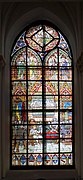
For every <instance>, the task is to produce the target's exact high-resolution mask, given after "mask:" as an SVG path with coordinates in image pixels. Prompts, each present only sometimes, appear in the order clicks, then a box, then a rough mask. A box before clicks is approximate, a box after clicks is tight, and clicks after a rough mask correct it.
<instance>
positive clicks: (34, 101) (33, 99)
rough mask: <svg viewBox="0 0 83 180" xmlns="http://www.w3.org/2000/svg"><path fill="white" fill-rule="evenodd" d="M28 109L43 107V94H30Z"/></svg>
mask: <svg viewBox="0 0 83 180" xmlns="http://www.w3.org/2000/svg"><path fill="white" fill-rule="evenodd" d="M28 109H42V96H28Z"/></svg>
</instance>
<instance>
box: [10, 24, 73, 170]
mask: <svg viewBox="0 0 83 180" xmlns="http://www.w3.org/2000/svg"><path fill="white" fill-rule="evenodd" d="M72 61H73V60H72V53H71V49H70V45H69V43H68V41H67V39H66V38H65V37H64V35H63V34H62V33H61V32H60V31H59V30H58V28H56V27H54V25H52V24H51V23H48V22H46V21H41V22H39V21H38V22H37V23H36V25H32V26H30V27H26V29H25V31H23V32H22V34H20V35H19V37H18V39H17V40H16V42H15V43H14V46H13V49H12V52H11V127H10V129H11V168H12V169H22V168H23V169H30V168H31V169H32V168H38V169H39V168H48V167H49V168H51V167H52V168H60V167H62V166H63V167H72V166H73V165H74V145H73V144H74V140H73V109H72V107H73V86H72V82H73V68H72V67H73V62H72Z"/></svg>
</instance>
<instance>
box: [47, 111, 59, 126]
mask: <svg viewBox="0 0 83 180" xmlns="http://www.w3.org/2000/svg"><path fill="white" fill-rule="evenodd" d="M45 122H46V124H58V111H56V112H46V117H45Z"/></svg>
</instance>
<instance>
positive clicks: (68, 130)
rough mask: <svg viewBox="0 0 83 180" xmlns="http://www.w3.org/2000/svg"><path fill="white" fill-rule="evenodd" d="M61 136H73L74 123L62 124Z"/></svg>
mask: <svg viewBox="0 0 83 180" xmlns="http://www.w3.org/2000/svg"><path fill="white" fill-rule="evenodd" d="M60 137H61V138H71V137H72V125H61V126H60Z"/></svg>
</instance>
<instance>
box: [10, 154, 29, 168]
mask: <svg viewBox="0 0 83 180" xmlns="http://www.w3.org/2000/svg"><path fill="white" fill-rule="evenodd" d="M26 164H27V157H26V155H25V154H12V165H13V166H26Z"/></svg>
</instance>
